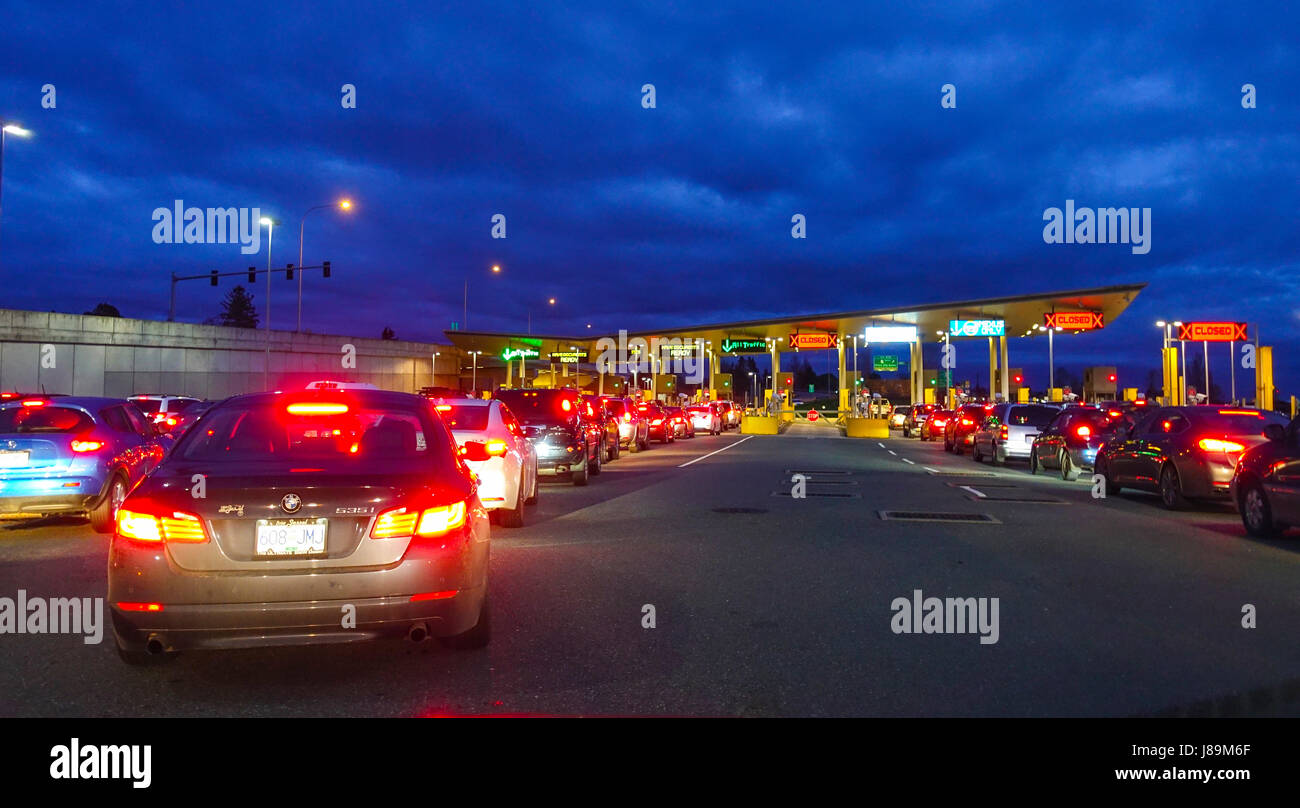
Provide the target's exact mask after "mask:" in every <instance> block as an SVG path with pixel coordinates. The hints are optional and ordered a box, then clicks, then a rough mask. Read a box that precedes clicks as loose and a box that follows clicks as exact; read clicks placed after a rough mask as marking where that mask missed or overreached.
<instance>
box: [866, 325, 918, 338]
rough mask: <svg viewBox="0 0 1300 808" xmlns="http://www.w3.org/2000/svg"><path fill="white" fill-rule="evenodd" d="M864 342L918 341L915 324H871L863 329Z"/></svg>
mask: <svg viewBox="0 0 1300 808" xmlns="http://www.w3.org/2000/svg"><path fill="white" fill-rule="evenodd" d="M862 341H863V342H916V326H914V325H869V326H867V327H866V328H864V329H862Z"/></svg>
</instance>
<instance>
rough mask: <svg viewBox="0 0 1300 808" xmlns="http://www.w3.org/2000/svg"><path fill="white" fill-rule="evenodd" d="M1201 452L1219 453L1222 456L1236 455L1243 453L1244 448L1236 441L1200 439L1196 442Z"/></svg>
mask: <svg viewBox="0 0 1300 808" xmlns="http://www.w3.org/2000/svg"><path fill="white" fill-rule="evenodd" d="M1196 445H1197V446H1199V447H1201V450H1202V451H1206V452H1221V453H1223V454H1237V453H1238V452H1244V451H1245V450H1246V447H1245V446H1243V445H1242V444H1240V443H1237V442H1236V441H1230V440H1219V439H1218V438H1201V439H1200V440H1199V441H1197V442H1196Z"/></svg>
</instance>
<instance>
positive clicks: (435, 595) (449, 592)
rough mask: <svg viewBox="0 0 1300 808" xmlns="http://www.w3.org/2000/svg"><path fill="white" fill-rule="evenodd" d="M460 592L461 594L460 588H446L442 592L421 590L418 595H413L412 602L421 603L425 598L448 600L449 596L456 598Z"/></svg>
mask: <svg viewBox="0 0 1300 808" xmlns="http://www.w3.org/2000/svg"><path fill="white" fill-rule="evenodd" d="M458 594H460V590H459V589H445V590H443V591H442V592H421V593H420V594H418V595H411V602H412V603H419V602H420V601H423V600H446V599H447V598H454V597H456V595H458Z"/></svg>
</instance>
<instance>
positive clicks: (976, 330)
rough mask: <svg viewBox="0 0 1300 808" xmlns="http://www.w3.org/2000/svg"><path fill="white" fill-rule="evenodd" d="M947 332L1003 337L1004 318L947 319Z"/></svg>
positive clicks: (1005, 331) (962, 334) (956, 335)
mask: <svg viewBox="0 0 1300 808" xmlns="http://www.w3.org/2000/svg"><path fill="white" fill-rule="evenodd" d="M948 333H949V335H951V336H954V337H1005V336H1006V335H1007V322H1006V320H949V321H948Z"/></svg>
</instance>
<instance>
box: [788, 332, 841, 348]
mask: <svg viewBox="0 0 1300 808" xmlns="http://www.w3.org/2000/svg"><path fill="white" fill-rule="evenodd" d="M839 344H840V340H839V337H837V336H835V335H834V334H817V333H813V334H791V335H790V347H791V348H798V349H799V350H801V351H807V350H814V349H817V348H834V347H835V346H836V345H839Z"/></svg>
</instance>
